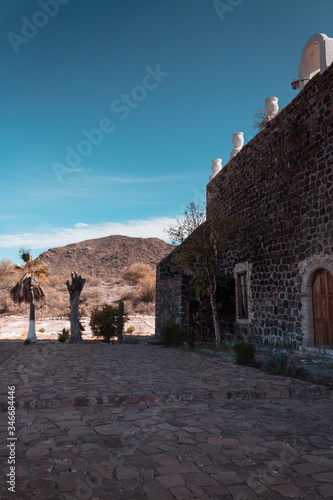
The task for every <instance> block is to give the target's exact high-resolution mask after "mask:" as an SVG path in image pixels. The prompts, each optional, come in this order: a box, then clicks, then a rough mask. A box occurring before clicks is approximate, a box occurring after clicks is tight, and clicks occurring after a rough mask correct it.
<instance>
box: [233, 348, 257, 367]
mask: <svg viewBox="0 0 333 500" xmlns="http://www.w3.org/2000/svg"><path fill="white" fill-rule="evenodd" d="M233 349H234V351H235V354H236V363H237V364H238V365H245V366H255V365H256V356H255V347H254V346H253V345H251V344H246V343H245V342H238V344H235V345H234V347H233Z"/></svg>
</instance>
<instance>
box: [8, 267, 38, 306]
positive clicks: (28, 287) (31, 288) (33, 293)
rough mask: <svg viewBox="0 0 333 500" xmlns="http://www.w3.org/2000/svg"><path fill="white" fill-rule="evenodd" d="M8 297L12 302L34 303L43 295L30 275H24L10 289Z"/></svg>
mask: <svg viewBox="0 0 333 500" xmlns="http://www.w3.org/2000/svg"><path fill="white" fill-rule="evenodd" d="M10 295H11V297H12V299H13V301H14V302H18V303H19V304H21V302H28V303H31V302H35V301H39V300H41V299H43V298H44V297H45V293H44V290H43V288H42V287H41V285H40V284H39V283H38V281H37V280H36V278H34V276H33V275H32V274H31V273H27V274H25V275H24V276H23V277H22V278H21V279H20V280H19V281H18V282H17V283H16V285H15V286H14V288H12V289H11V291H10Z"/></svg>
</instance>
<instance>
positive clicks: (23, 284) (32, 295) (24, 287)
mask: <svg viewBox="0 0 333 500" xmlns="http://www.w3.org/2000/svg"><path fill="white" fill-rule="evenodd" d="M19 254H20V257H21V259H22V260H23V262H24V265H22V266H15V268H16V269H17V270H19V271H21V272H23V273H24V274H23V276H22V278H20V279H19V281H18V282H17V283H16V285H15V286H14V288H13V289H12V290H11V291H10V295H11V297H12V299H13V300H14V302H18V303H19V304H21V303H22V302H28V303H29V304H30V317H29V331H28V337H27V338H28V340H30V341H31V342H36V340H37V337H36V329H35V302H36V301H39V300H42V299H43V298H44V297H45V293H44V290H43V288H42V287H41V285H40V283H39V281H38V279H39V278H41V279H46V280H47V275H48V273H49V270H48V267H47V265H46V264H45V263H43V262H41V261H40V259H39V257H37V258H36V259H33V258H32V255H31V253H30V250H24V249H21V250H19Z"/></svg>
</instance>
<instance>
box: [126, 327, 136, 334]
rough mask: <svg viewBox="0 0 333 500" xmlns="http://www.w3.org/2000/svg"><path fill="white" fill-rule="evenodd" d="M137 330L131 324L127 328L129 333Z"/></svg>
mask: <svg viewBox="0 0 333 500" xmlns="http://www.w3.org/2000/svg"><path fill="white" fill-rule="evenodd" d="M134 330H135V328H134V326H129V327H128V328H127V330H126V332H127V333H133V332H134Z"/></svg>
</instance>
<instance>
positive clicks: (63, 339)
mask: <svg viewBox="0 0 333 500" xmlns="http://www.w3.org/2000/svg"><path fill="white" fill-rule="evenodd" d="M58 340H59V342H66V341H67V340H69V330H68V329H67V328H63V329H62V332H61V333H59V334H58Z"/></svg>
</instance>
